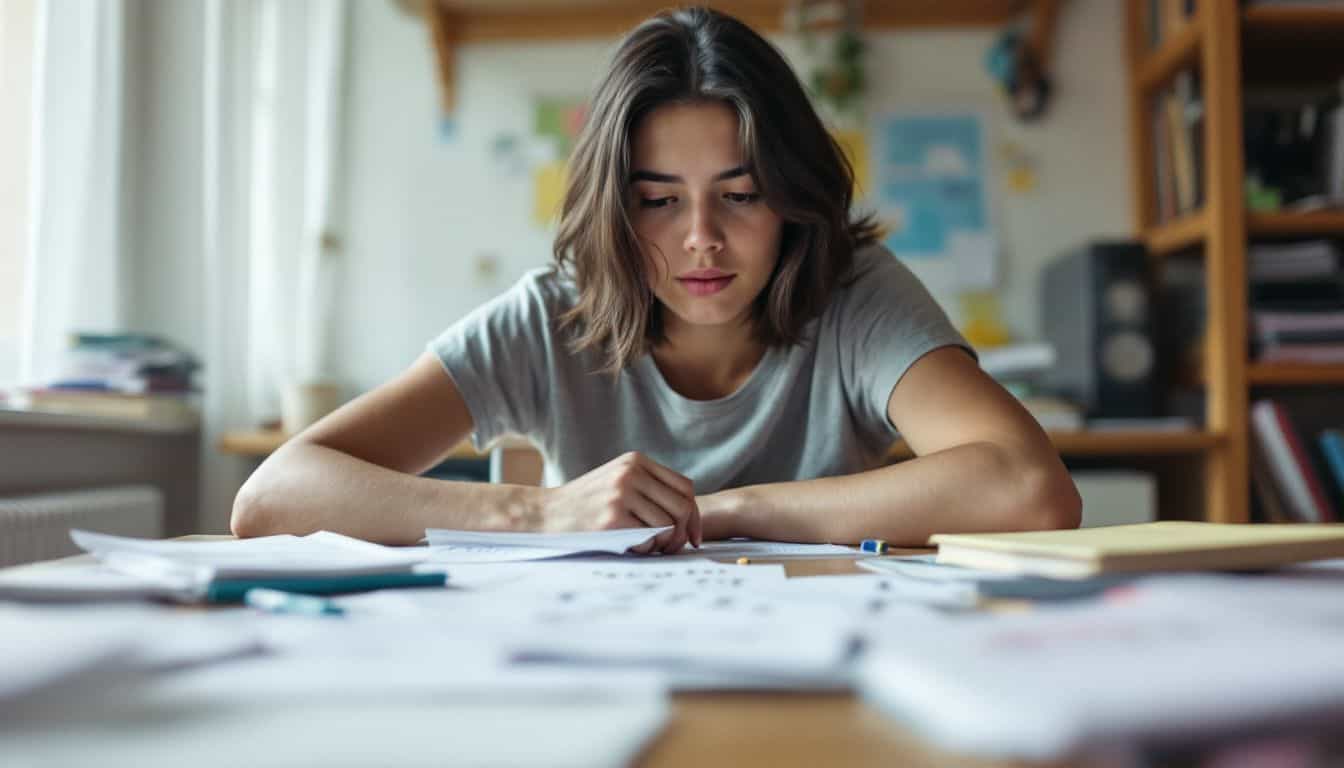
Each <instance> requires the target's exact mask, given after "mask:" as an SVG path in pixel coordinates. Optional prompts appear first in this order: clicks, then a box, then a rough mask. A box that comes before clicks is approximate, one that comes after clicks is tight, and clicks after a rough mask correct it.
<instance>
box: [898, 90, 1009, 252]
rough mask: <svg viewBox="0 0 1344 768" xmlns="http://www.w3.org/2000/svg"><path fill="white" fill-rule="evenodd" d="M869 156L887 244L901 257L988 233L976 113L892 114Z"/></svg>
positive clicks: (947, 249)
mask: <svg viewBox="0 0 1344 768" xmlns="http://www.w3.org/2000/svg"><path fill="white" fill-rule="evenodd" d="M877 143H878V146H877V147H876V148H875V152H874V156H873V165H874V171H875V176H876V179H875V184H874V186H875V192H876V194H875V195H874V197H875V198H876V200H875V202H876V203H877V206H878V211H879V214H880V216H881V219H882V222H883V223H884V224H885V225H887V227H888V228H889V234H888V236H887V240H886V245H887V247H888V248H890V249H891V251H892V252H893V253H895V254H896V255H897V256H901V257H903V258H920V259H930V258H943V257H946V256H950V255H952V254H951V252H952V251H953V250H954V238H955V239H956V240H957V241H958V242H963V241H967V240H968V239H970V240H973V241H979V240H981V239H983V238H985V237H986V236H988V234H989V226H990V222H989V212H988V193H987V180H986V170H985V168H986V162H985V140H984V131H983V126H982V119H981V117H980V115H978V114H976V113H973V112H968V113H945V114H928V115H906V114H900V115H890V116H887V117H885V118H883V119H882V120H881V122H880V123H879V125H878V130H877Z"/></svg>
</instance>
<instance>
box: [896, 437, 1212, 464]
mask: <svg viewBox="0 0 1344 768" xmlns="http://www.w3.org/2000/svg"><path fill="white" fill-rule="evenodd" d="M1049 435H1050V441H1051V442H1053V443H1054V444H1055V447H1056V448H1058V449H1059V452H1060V455H1062V456H1064V457H1065V458H1086V457H1089V456H1144V457H1149V456H1180V455H1199V454H1202V453H1204V452H1205V451H1207V450H1210V449H1212V448H1215V447H1217V446H1218V444H1219V443H1220V442H1221V440H1220V438H1219V436H1218V435H1217V434H1214V433H1212V432H1201V431H1196V430H1187V431H1175V430H1144V431H1140V430H1135V431H1132V432H1131V431H1127V430H1105V431H1100V430H1098V431H1089V430H1051V431H1050V432H1049ZM912 455H913V454H912V453H911V452H910V448H909V447H908V446H907V445H906V444H905V442H904V441H901V442H899V443H897V444H896V445H895V446H894V447H893V448H892V449H891V453H890V454H889V457H890V458H892V459H908V458H911V456H912Z"/></svg>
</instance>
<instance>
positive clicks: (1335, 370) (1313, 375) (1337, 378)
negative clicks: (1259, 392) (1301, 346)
mask: <svg viewBox="0 0 1344 768" xmlns="http://www.w3.org/2000/svg"><path fill="white" fill-rule="evenodd" d="M1246 378H1247V379H1248V380H1249V382H1250V384H1251V386H1256V387H1329V386H1339V385H1344V365H1310V364H1305V363H1251V364H1250V366H1248V367H1247V369H1246Z"/></svg>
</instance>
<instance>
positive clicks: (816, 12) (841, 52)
mask: <svg viewBox="0 0 1344 768" xmlns="http://www.w3.org/2000/svg"><path fill="white" fill-rule="evenodd" d="M792 18H793V20H794V31H795V32H796V33H797V34H798V35H799V37H800V38H801V39H802V42H803V50H804V51H806V52H807V53H808V54H809V56H810V57H811V58H812V60H813V65H812V66H811V67H810V71H809V72H808V75H807V78H806V81H807V84H808V86H809V88H810V89H811V91H812V96H813V98H814V99H816V100H817V101H818V102H819V103H820V104H822V105H823V106H825V107H827V108H828V109H829V110H830V111H832V112H834V113H836V114H846V113H850V114H859V113H861V112H862V111H863V93H864V89H865V88H866V86H867V77H866V73H865V72H864V49H865V46H864V42H863V37H862V36H861V35H860V33H859V30H860V27H861V13H860V9H859V3H858V2H857V1H856V0H849V2H809V1H807V0H804V1H803V2H800V3H798V4H797V6H796V7H795V8H794V11H793V13H792ZM837 26H838V27H839V31H838V32H836V33H835V34H834V37H833V39H832V40H831V46H830V51H829V52H828V53H827V54H825V55H823V56H817V49H818V48H819V43H818V30H819V29H832V28H835V27H837Z"/></svg>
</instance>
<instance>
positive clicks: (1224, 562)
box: [929, 520, 1344, 579]
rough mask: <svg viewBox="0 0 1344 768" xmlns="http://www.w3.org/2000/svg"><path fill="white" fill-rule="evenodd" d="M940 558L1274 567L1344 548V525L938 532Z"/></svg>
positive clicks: (1018, 566)
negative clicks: (972, 532)
mask: <svg viewBox="0 0 1344 768" xmlns="http://www.w3.org/2000/svg"><path fill="white" fill-rule="evenodd" d="M929 541H930V542H932V543H934V544H937V545H938V562H939V563H945V564H948V565H960V566H965V567H968V568H983V569H986V570H992V571H1003V572H1007V573H1019V574H1034V575H1039V576H1050V577H1054V578H1063V579H1078V578H1089V577H1092V576H1096V575H1097V574H1101V573H1134V572H1142V571H1212V570H1251V569H1256V568H1273V567H1277V566H1281V565H1289V564H1292V563H1300V562H1306V561H1309V560H1320V559H1323V558H1327V557H1340V556H1344V526H1337V525H1262V524H1256V525H1232V524H1227V523H1197V522H1188V521H1177V520H1169V521H1164V522H1158V523H1140V524H1137V525H1113V526H1109V527H1102V528H1084V529H1080V530H1064V531H1026V532H1020V533H978V534H971V533H965V534H947V533H940V534H935V535H934V536H932V537H930V539H929Z"/></svg>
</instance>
